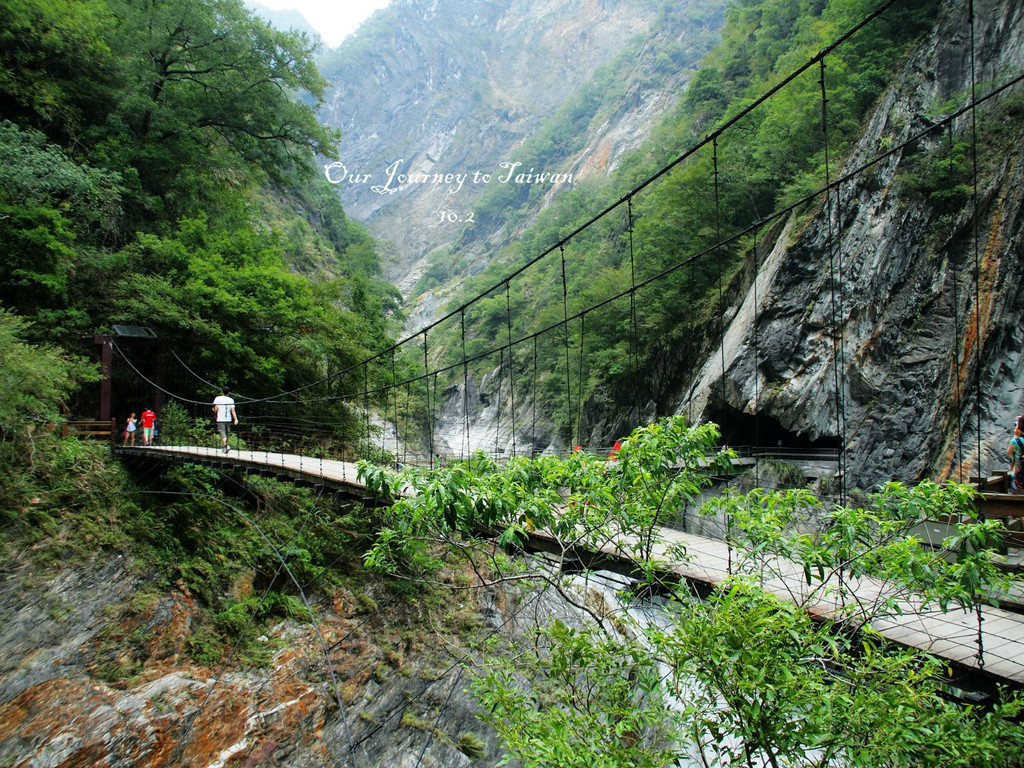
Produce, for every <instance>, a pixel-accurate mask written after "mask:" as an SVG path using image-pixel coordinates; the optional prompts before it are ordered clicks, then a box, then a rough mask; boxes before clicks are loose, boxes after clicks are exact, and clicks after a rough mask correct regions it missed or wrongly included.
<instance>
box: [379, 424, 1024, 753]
mask: <svg viewBox="0 0 1024 768" xmlns="http://www.w3.org/2000/svg"><path fill="white" fill-rule="evenodd" d="M716 437H717V433H716V432H715V430H714V429H713V428H709V427H707V426H705V427H701V428H697V429H690V428H687V427H686V426H685V425H684V423H683V420H682V419H681V418H679V417H674V418H671V419H665V420H663V421H660V422H658V423H656V424H653V425H651V426H650V427H646V428H642V429H638V430H637V431H635V432H634V433H633V434H632V435H630V436H629V437H628V438H627V439H625V440H623V441H622V443H621V450H620V451H619V452H618V454H617V455H614V456H612V457H607V458H606V457H594V456H587V455H586V454H583V453H582V452H577V453H575V454H573V455H572V456H570V457H567V458H555V457H542V458H539V459H536V460H525V459H517V460H515V461H512V462H510V463H509V465H508V466H506V467H504V468H498V467H496V466H495V465H493V464H490V463H488V462H486V461H485V460H482V459H474V460H473V461H472V462H470V463H468V464H459V465H457V466H454V467H446V468H440V469H437V470H434V471H430V472H427V471H405V472H401V473H398V474H391V473H388V472H386V471H384V470H381V469H380V468H375V467H371V466H369V465H364V466H363V468H362V472H363V475H364V477H365V478H366V479H367V481H368V484H369V486H370V487H371V488H372V489H374V490H375V491H376V492H377V493H378V494H381V495H382V496H395V495H397V494H396V489H399V488H402V489H404V490H405V491H406V493H407V494H408V495H404V496H403V498H400V499H397V500H396V501H395V503H394V504H393V505H392V506H391V507H390V508H389V509H388V510H386V511H384V512H383V513H382V517H381V520H380V523H379V528H378V530H377V532H376V534H375V538H376V540H375V542H374V544H373V546H372V548H370V549H369V550H368V552H367V554H366V556H365V559H366V562H367V564H369V565H370V566H371V567H373V568H375V569H380V570H383V571H385V572H388V573H395V574H399V575H404V576H406V577H410V576H414V575H415V576H418V577H421V578H422V577H424V576H426V575H427V574H430V573H434V572H436V571H437V570H438V569H439V568H441V567H442V566H444V564H445V563H446V562H451V560H452V559H453V558H462V559H464V560H465V561H467V562H469V563H471V564H472V567H473V568H474V569H475V570H477V572H478V573H480V574H481V578H486V579H487V581H488V582H489V583H499V582H502V581H505V582H506V583H507V584H509V585H512V584H521V583H523V582H524V581H527V580H533V581H535V582H537V583H542V584H545V585H546V586H548V587H550V588H554V589H557V590H559V592H560V593H561V594H562V596H563V597H564V598H565V599H566V600H567V601H568V602H569V603H570V604H573V605H575V606H577V607H578V609H579V610H580V613H581V615H586V616H587V621H584V622H581V623H580V625H579V626H570V625H568V624H566V623H565V620H563V619H557V620H552V621H551V622H550V623H549V624H548V625H547V626H542V627H541V628H539V630H538V631H537V633H536V636H534V637H531V638H529V641H528V642H526V643H524V644H522V645H520V646H516V647H514V648H509V647H507V646H503V645H502V644H501V643H496V644H492V645H491V646H488V647H485V648H484V650H483V653H482V656H481V657H480V658H479V659H478V660H477V661H476V663H475V664H474V665H472V669H473V672H474V682H473V690H474V692H475V693H476V695H477V697H478V699H479V701H480V702H481V704H482V705H483V707H484V712H485V714H484V718H485V719H486V720H487V722H489V723H490V724H491V725H493V726H494V727H495V729H496V730H497V731H498V733H499V734H500V735H501V736H502V739H503V740H504V742H505V744H506V746H507V748H508V750H509V753H510V755H511V756H512V757H514V758H515V759H516V760H517V761H518V762H519V763H520V764H522V765H525V766H548V765H556V764H557V765H573V766H575V765H579V766H590V765H600V766H637V767H638V768H639V767H640V766H673V765H678V764H680V763H679V762H678V761H679V760H680V759H682V760H688V761H692V764H697V765H718V766H740V765H743V766H782V765H791V766H798V765H799V766H821V767H822V768H824V766H865V767H868V766H913V765H938V764H942V765H959V766H994V765H1003V764H1012V763H1008V762H1005V761H1008V760H1012V759H1013V758H1014V756H1015V755H1018V754H1019V750H1020V749H1021V747H1022V746H1024V731H1022V729H1021V727H1020V724H1019V723H1018V722H1017V718H1019V716H1020V715H1021V713H1022V712H1024V699H1022V698H1021V697H1020V695H1019V694H1017V695H1010V696H1007V697H1006V698H1005V699H1001V700H997V701H994V702H993V703H991V704H990V705H987V706H985V707H977V708H975V707H971V706H964V705H962V704H958V703H955V702H953V701H951V700H949V698H948V697H947V695H946V691H945V690H944V686H943V684H942V682H941V676H942V673H943V666H944V665H943V663H942V662H941V661H940V660H937V659H936V658H934V657H932V656H930V655H929V654H928V653H925V652H923V651H917V650H913V649H907V648H899V647H896V646H894V645H891V644H890V643H889V642H888V641H887V640H885V639H884V638H883V637H882V636H881V635H879V634H878V633H877V631H876V629H875V627H877V626H879V625H880V624H881V623H884V622H886V621H888V620H893V619H894V618H895V617H898V616H900V615H901V614H903V613H912V612H914V611H916V610H922V609H927V608H930V607H935V608H937V609H938V610H940V611H942V612H946V611H952V610H957V609H963V610H966V611H968V612H970V611H972V610H975V609H976V608H977V607H978V606H980V605H982V604H984V603H994V602H995V600H996V598H997V597H998V596H999V595H1001V594H1006V592H1007V591H1008V590H1010V589H1012V588H1013V586H1014V582H1015V581H1017V582H1019V579H1016V580H1015V578H1014V577H1011V576H1009V575H1007V574H1006V573H1005V571H1004V570H1002V569H1000V568H999V560H1000V555H999V553H998V547H999V546H1000V544H999V542H1000V538H1001V534H1002V531H1003V528H1002V524H1001V523H999V522H998V521H977V520H975V519H974V518H973V516H972V514H971V513H972V512H973V506H972V504H973V501H972V498H973V495H974V491H973V490H972V489H970V488H968V487H966V486H957V485H952V484H950V485H942V486H940V485H935V484H930V483H925V484H922V485H920V486H917V487H915V488H909V487H906V486H903V485H900V484H895V483H894V484H892V485H890V486H888V487H886V488H884V489H882V490H881V491H879V492H878V493H877V494H874V495H872V496H871V497H869V498H867V499H866V500H865V504H864V505H863V506H861V507H855V506H847V505H842V504H837V505H834V506H832V505H829V504H826V503H823V502H822V501H820V500H819V499H817V498H816V497H815V496H814V495H813V494H811V493H810V492H808V491H806V490H794V491H763V490H761V491H755V492H753V493H750V494H747V495H737V494H726V495H722V496H717V497H715V498H714V499H713V501H712V502H709V503H708V504H707V505H705V507H704V508H703V514H705V515H707V516H709V517H715V518H717V519H721V520H724V521H725V522H724V525H723V527H724V529H725V530H726V531H728V534H727V539H726V543H727V545H728V547H729V550H730V556H729V559H728V569H727V573H725V574H723V576H722V578H721V579H720V581H719V583H718V584H717V585H716V587H715V588H713V589H712V590H711V593H710V595H709V596H707V598H706V599H701V598H699V597H696V596H695V595H694V594H693V592H692V591H691V590H690V588H689V587H688V586H687V585H686V584H685V583H683V584H680V583H678V582H676V581H673V580H671V579H666V578H665V576H666V574H668V573H669V572H670V570H671V569H670V565H669V563H670V562H674V563H682V564H684V565H685V564H686V563H687V562H688V560H689V553H687V552H686V549H685V547H684V546H681V545H680V544H679V543H678V542H677V543H675V544H673V543H672V538H671V536H669V535H667V534H666V531H665V529H664V528H663V527H662V525H663V523H664V522H666V521H667V520H670V519H671V518H672V516H673V515H675V514H678V512H679V510H680V509H681V508H683V507H685V506H686V505H687V504H693V503H696V502H697V501H698V499H699V492H700V490H701V488H703V487H705V486H706V485H707V484H708V482H709V480H708V475H709V474H710V473H711V472H713V471H715V469H714V467H715V466H716V464H717V463H718V461H721V460H724V459H725V458H726V457H727V454H726V453H720V454H718V455H717V457H716V461H711V462H708V461H705V460H704V451H706V450H709V449H711V448H712V446H713V445H714V442H715V440H716ZM410 491H411V492H412V493H411V494H410V493H409V492H410ZM934 519H944V520H949V519H952V520H959V521H961V522H960V523H959V524H957V525H956V526H953V527H952V528H951V533H950V535H949V536H948V537H947V538H946V539H945V540H944V541H943V542H942V543H941V545H939V546H935V547H933V546H929V545H926V544H925V543H924V542H922V540H921V539H920V538H919V537H918V536H917V535H916V530H917V526H919V525H920V524H921V522H922V521H924V520H934ZM540 530H543V531H544V535H545V538H547V539H548V549H549V551H553V552H555V553H556V560H557V562H558V565H557V566H556V567H553V568H551V569H550V570H546V569H543V568H537V567H536V566H532V567H531V566H529V565H526V564H525V563H524V561H522V560H519V559H516V558H509V557H508V556H507V555H506V554H505V553H507V552H508V548H509V547H510V546H513V545H516V544H519V543H522V542H524V541H525V539H526V538H527V537H528V536H529V535H530V534H531V533H532V532H534V531H540ZM481 532H483V533H486V534H487V535H488V537H489V538H484V537H479V534H480V533H481ZM494 540H496V541H497V542H498V544H499V545H500V546H501V547H504V553H503V552H502V550H501V549H499V548H498V547H496V546H495V544H494ZM608 550H619V551H623V552H627V553H629V555H630V557H631V558H632V559H633V560H634V561H635V562H636V563H637V569H638V572H639V573H641V574H643V578H642V579H641V583H640V584H639V585H633V586H631V588H630V590H629V592H628V593H623V594H622V595H621V599H622V601H623V605H629V604H630V603H631V602H633V596H635V595H637V594H644V593H647V590H646V589H645V588H651V587H655V588H656V590H657V592H658V593H659V594H663V595H664V594H667V595H668V596H669V597H670V599H669V600H666V601H662V602H660V603H659V605H660V606H661V607H660V610H659V611H658V613H660V615H661V619H660V620H657V619H654V620H642V619H640V618H638V617H640V616H644V615H649V612H647V611H645V610H644V609H643V607H642V606H635V608H634V610H625V609H623V608H622V607H619V608H615V607H611V608H610V607H608V606H607V605H606V604H603V603H602V601H601V599H600V598H597V597H593V598H592V597H591V596H590V595H588V594H587V592H586V589H585V588H580V586H579V582H578V581H576V577H575V576H574V575H573V573H574V571H575V570H577V569H578V568H579V567H580V560H579V558H580V555H581V553H583V552H595V551H608ZM694 560H695V561H696V562H695V563H694V564H693V566H692V567H694V568H696V569H698V570H701V569H707V568H709V567H711V566H710V564H709V563H708V562H704V561H703V560H700V558H699V557H698V556H696V555H695V556H694ZM524 566H525V569H524ZM712 570H713V568H712ZM865 585H868V587H869V588H865ZM968 615H969V613H968ZM825 616H827V619H828V620H822V619H823V617H825ZM977 626H978V654H979V656H980V657H982V658H984V652H985V649H984V646H983V642H982V634H981V614H980V613H978V625H977ZM685 764H691V763H690V762H686V763H685Z"/></svg>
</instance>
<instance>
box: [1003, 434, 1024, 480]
mask: <svg viewBox="0 0 1024 768" xmlns="http://www.w3.org/2000/svg"><path fill="white" fill-rule="evenodd" d="M1006 454H1007V455H1008V456H1009V457H1010V490H1011V491H1016V492H1018V493H1019V492H1021V491H1024V416H1018V417H1017V422H1016V424H1015V425H1014V430H1013V439H1012V440H1011V441H1010V446H1009V447H1008V448H1007V449H1006Z"/></svg>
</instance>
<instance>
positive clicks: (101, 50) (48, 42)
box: [0, 0, 398, 416]
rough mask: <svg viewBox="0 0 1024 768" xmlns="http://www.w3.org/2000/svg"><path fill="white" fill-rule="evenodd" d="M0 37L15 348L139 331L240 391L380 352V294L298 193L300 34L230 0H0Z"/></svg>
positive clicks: (301, 182)
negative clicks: (19, 343) (17, 320)
mask: <svg viewBox="0 0 1024 768" xmlns="http://www.w3.org/2000/svg"><path fill="white" fill-rule="evenodd" d="M0 43H2V44H0V73H2V74H0V176H2V178H0V181H2V182H3V183H2V184H0V217H2V219H3V221H4V227H3V229H2V231H0V249H2V251H3V259H2V260H0V303H2V305H3V306H4V307H5V308H6V309H8V310H11V311H14V312H16V313H18V314H19V315H22V316H24V317H26V318H28V319H30V320H33V321H35V322H34V324H33V325H32V326H31V331H30V337H31V338H32V339H33V340H36V341H45V342H48V343H59V344H61V345H64V346H65V347H67V348H69V349H72V350H74V351H75V352H77V353H80V354H81V353H89V354H91V355H95V347H94V346H93V344H92V343H91V342H92V336H93V335H94V334H96V333H108V332H110V330H111V327H112V325H113V324H115V323H121V324H127V325H139V326H148V327H150V328H152V329H153V330H154V331H155V332H156V333H157V335H158V336H159V338H160V342H159V343H160V345H161V347H162V348H163V349H164V350H165V352H166V351H170V352H173V353H174V354H175V355H178V356H179V357H180V358H181V359H182V360H183V361H184V362H185V363H186V365H187V366H188V368H189V369H190V370H194V371H198V372H200V373H201V377H202V378H203V379H204V380H206V381H210V382H228V381H229V382H231V383H232V384H233V385H234V386H235V388H236V390H241V391H245V392H246V394H247V395H249V396H251V397H256V396H260V395H266V394H270V393H273V392H275V391H278V390H280V389H281V388H292V387H296V386H301V385H302V384H303V383H306V382H309V381H313V380H316V379H319V378H320V377H322V376H324V375H325V374H326V373H327V372H328V371H329V370H338V369H339V368H343V367H344V366H346V365H348V364H349V363H351V362H352V361H353V360H358V359H362V358H363V357H365V356H367V355H368V354H370V353H372V352H373V351H375V350H377V349H380V348H381V347H382V346H386V345H387V336H388V333H389V331H390V330H391V329H390V328H389V326H388V317H391V316H394V314H395V313H396V311H397V299H398V296H397V292H396V291H395V289H394V288H393V287H391V286H389V285H387V284H386V283H385V282H384V280H383V278H382V274H381V268H380V263H379V259H378V256H377V254H376V252H375V250H374V246H373V243H372V241H371V240H370V238H369V237H368V235H367V234H366V233H365V232H364V231H363V230H362V228H361V227H359V226H358V225H356V224H355V223H354V222H352V221H351V220H349V219H348V218H347V217H346V216H345V214H344V212H343V211H342V209H341V206H340V203H339V201H338V199H337V197H336V196H335V195H333V194H332V192H331V190H330V188H329V186H328V185H327V184H326V183H325V182H321V183H316V182H315V181H314V178H315V176H314V174H313V170H314V158H315V156H316V155H324V156H331V155H332V154H333V153H334V151H335V150H334V144H335V141H336V136H335V135H334V134H333V133H331V132H330V131H328V130H326V129H325V128H323V127H322V126H321V125H320V124H319V123H318V122H317V119H316V114H315V111H314V110H315V107H316V105H317V104H318V103H319V100H320V98H321V96H322V92H323V87H324V81H323V80H322V78H321V77H320V75H319V74H318V72H317V69H316V66H315V63H314V60H313V54H314V52H315V51H314V46H313V44H312V43H311V42H310V41H309V40H308V39H307V38H306V37H305V36H304V35H302V34H299V33H295V32H281V31H278V30H275V29H273V28H271V27H270V26H269V25H268V24H267V23H266V22H264V21H262V20H260V19H259V18H257V17H256V16H254V15H253V13H252V12H251V11H249V10H248V9H246V8H245V7H244V6H243V4H242V3H241V2H240V0H185V1H184V2H169V1H166V0H157V2H145V3H143V2H136V0H83V1H82V2H74V3H51V2H44V1H43V0H14V1H12V2H5V3H3V4H2V5H0ZM143 373H149V374H152V371H144V372H143ZM360 384H362V382H360ZM193 385H194V386H197V387H200V389H202V385H201V384H200V383H199V382H193ZM352 386H353V387H354V386H355V385H354V384H353V385H352ZM206 389H209V390H210V391H209V392H208V391H206ZM206 389H202V392H201V399H207V397H208V395H210V394H211V392H212V388H210V387H206ZM94 408H95V404H94V403H91V402H88V401H83V402H81V403H79V404H77V405H76V410H79V411H80V412H81V413H82V414H83V415H86V416H89V415H93V416H94V415H95V414H94V413H93V409H94Z"/></svg>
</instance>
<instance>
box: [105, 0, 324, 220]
mask: <svg viewBox="0 0 1024 768" xmlns="http://www.w3.org/2000/svg"><path fill="white" fill-rule="evenodd" d="M110 3H111V7H112V9H113V11H114V14H115V17H116V19H117V23H116V25H115V26H114V28H113V29H112V30H111V31H110V32H109V38H110V46H111V49H112V50H113V51H114V53H115V55H116V56H118V57H119V63H120V67H119V73H118V74H119V81H118V89H119V92H118V100H117V104H116V107H115V108H114V109H113V110H112V111H111V112H110V115H109V117H108V118H107V120H106V121H105V122H103V123H102V124H101V125H97V126H96V131H95V136H94V139H93V140H94V141H95V143H96V146H97V149H96V152H97V153H98V154H99V155H100V156H101V157H104V158H105V160H106V164H107V165H110V166H113V167H118V168H131V169H133V170H134V176H133V178H134V179H135V180H136V184H137V186H136V188H135V189H134V190H133V191H134V192H135V193H137V194H138V195H140V196H141V200H139V201H137V202H139V203H141V204H142V206H143V207H144V209H145V210H148V211H151V212H157V213H161V212H162V213H163V215H165V216H166V215H167V214H168V213H169V214H171V215H172V216H173V215H176V214H180V213H185V212H190V210H191V205H192V204H194V203H195V202H197V201H202V200H205V199H206V198H207V195H208V193H209V188H210V186H211V185H212V184H216V185H217V186H220V185H222V184H223V181H222V179H228V178H231V177H234V183H237V181H238V180H239V179H252V178H256V179H259V174H265V176H266V177H267V178H269V179H270V180H272V181H274V182H277V183H282V182H285V181H292V180H295V179H296V178H301V177H303V176H304V175H307V174H310V173H311V172H312V170H313V166H312V153H314V152H316V153H319V154H321V155H325V156H333V155H334V153H335V151H336V147H335V142H336V136H335V135H334V134H333V133H331V132H330V131H328V130H327V129H325V128H323V127H322V126H321V125H320V124H319V123H318V122H317V120H316V116H315V114H314V112H313V109H311V108H310V106H309V104H308V103H307V102H305V101H304V100H303V99H311V100H312V103H313V104H316V103H317V102H318V101H319V99H320V98H321V97H322V93H323V87H324V81H323V80H322V79H321V77H320V75H319V73H318V72H317V69H316V65H315V64H314V62H313V59H312V53H313V50H314V44H313V43H311V42H310V41H309V40H308V38H306V37H305V35H303V34H300V33H295V32H280V31H277V30H275V29H273V28H272V27H271V26H270V25H269V24H268V23H267V22H264V21H262V20H260V19H259V18H257V17H256V16H255V15H254V14H253V12H252V11H250V10H248V9H247V8H245V7H244V6H243V4H242V3H241V2H240V0H183V2H177V1H175V2H171V0H152V1H147V2H139V1H138V0H110Z"/></svg>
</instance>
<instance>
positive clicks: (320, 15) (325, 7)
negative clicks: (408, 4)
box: [257, 0, 389, 48]
mask: <svg viewBox="0 0 1024 768" xmlns="http://www.w3.org/2000/svg"><path fill="white" fill-rule="evenodd" d="M257 2H259V4H260V5H264V6H266V7H267V8H270V9H272V10H275V11H288V10H294V11H298V12H299V13H301V14H302V15H303V16H305V18H306V21H308V22H309V23H310V24H311V25H312V26H313V28H314V29H315V30H316V31H317V32H319V33H320V37H322V38H323V39H324V44H325V45H328V46H330V47H331V48H334V47H335V46H337V45H338V44H340V43H341V41H342V40H343V39H344V38H345V37H347V36H348V35H349V34H351V33H352V32H355V31H356V27H358V26H359V24H360V23H361V22H362V21H363V20H364V19H366V18H367V17H368V16H369V15H370V14H372V13H373V12H374V11H375V10H377V9H378V8H383V7H384V6H386V5H387V4H388V2H389V0H257Z"/></svg>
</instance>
